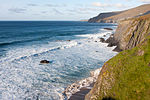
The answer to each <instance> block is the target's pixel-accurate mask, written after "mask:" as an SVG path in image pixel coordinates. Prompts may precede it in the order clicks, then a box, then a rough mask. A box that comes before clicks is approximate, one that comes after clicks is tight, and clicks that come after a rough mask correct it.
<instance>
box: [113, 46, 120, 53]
mask: <svg viewBox="0 0 150 100" xmlns="http://www.w3.org/2000/svg"><path fill="white" fill-rule="evenodd" d="M113 51H116V52H121V51H122V49H120V48H119V47H118V46H117V47H116V48H115V49H113Z"/></svg>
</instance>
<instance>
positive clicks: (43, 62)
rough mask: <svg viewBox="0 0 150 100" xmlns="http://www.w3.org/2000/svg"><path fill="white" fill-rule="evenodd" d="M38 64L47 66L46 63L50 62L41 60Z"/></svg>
mask: <svg viewBox="0 0 150 100" xmlns="http://www.w3.org/2000/svg"><path fill="white" fill-rule="evenodd" d="M40 63H41V64H48V63H50V61H48V60H41V61H40Z"/></svg>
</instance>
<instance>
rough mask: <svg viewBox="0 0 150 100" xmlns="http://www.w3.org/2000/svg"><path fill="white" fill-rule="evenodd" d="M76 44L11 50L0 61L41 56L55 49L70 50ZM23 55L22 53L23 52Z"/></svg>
mask: <svg viewBox="0 0 150 100" xmlns="http://www.w3.org/2000/svg"><path fill="white" fill-rule="evenodd" d="M49 44H55V43H49ZM77 44H78V43H77V42H76V41H70V42H68V41H67V42H66V41H65V42H59V44H56V45H58V46H54V47H51V45H44V46H40V47H36V46H33V47H28V46H27V47H23V48H17V49H13V50H10V51H8V52H7V54H6V55H7V56H6V57H5V58H4V59H1V60H0V61H3V62H4V61H13V60H18V59H22V58H27V57H30V56H35V55H41V54H42V53H47V52H49V51H52V50H57V49H66V48H71V47H73V46H76V45H77ZM22 51H23V52H25V53H23V52H22Z"/></svg>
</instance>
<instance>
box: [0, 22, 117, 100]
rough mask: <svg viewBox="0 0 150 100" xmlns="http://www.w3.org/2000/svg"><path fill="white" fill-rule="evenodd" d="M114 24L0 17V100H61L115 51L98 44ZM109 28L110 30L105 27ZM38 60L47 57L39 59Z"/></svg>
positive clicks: (108, 33)
mask: <svg viewBox="0 0 150 100" xmlns="http://www.w3.org/2000/svg"><path fill="white" fill-rule="evenodd" d="M116 27H117V25H115V24H106V23H88V22H79V21H0V100H60V99H62V92H63V91H64V89H65V88H66V87H67V86H68V85H70V84H72V83H74V82H76V81H79V80H81V79H84V78H87V77H89V76H90V71H93V70H95V69H97V68H100V67H102V65H103V64H104V62H106V61H107V60H108V59H110V58H111V57H113V56H115V55H116V54H117V53H116V52H113V51H112V49H113V48H114V47H109V48H108V47H107V44H106V43H101V42H99V41H100V39H99V38H100V37H104V38H108V37H109V35H110V34H113V33H114V32H115V29H116ZM103 28H113V29H114V30H113V31H111V30H104V29H103ZM41 60H48V61H50V63H49V64H40V61H41Z"/></svg>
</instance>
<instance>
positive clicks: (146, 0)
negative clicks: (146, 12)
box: [140, 0, 150, 3]
mask: <svg viewBox="0 0 150 100" xmlns="http://www.w3.org/2000/svg"><path fill="white" fill-rule="evenodd" d="M140 1H141V2H143V3H150V0H140Z"/></svg>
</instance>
